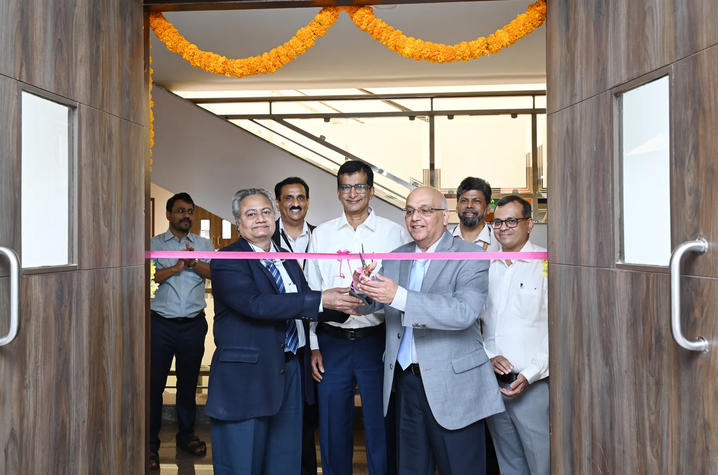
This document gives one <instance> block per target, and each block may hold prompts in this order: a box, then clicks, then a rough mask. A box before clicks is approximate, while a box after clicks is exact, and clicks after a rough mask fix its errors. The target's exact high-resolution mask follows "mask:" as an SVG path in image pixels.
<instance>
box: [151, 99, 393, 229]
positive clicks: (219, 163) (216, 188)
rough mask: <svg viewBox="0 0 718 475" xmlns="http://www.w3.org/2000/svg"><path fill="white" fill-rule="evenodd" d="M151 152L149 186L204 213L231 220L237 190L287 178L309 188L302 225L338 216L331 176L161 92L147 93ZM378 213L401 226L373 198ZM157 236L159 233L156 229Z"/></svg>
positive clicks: (387, 208)
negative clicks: (184, 197)
mask: <svg viewBox="0 0 718 475" xmlns="http://www.w3.org/2000/svg"><path fill="white" fill-rule="evenodd" d="M152 98H153V100H154V102H155V107H154V117H155V122H154V128H155V147H154V149H153V159H154V165H153V167H152V182H153V183H155V184H157V185H159V186H161V187H163V188H166V189H167V190H172V191H175V192H180V191H186V192H187V193H189V194H190V195H191V196H192V199H193V200H194V201H195V202H196V203H197V204H198V205H199V206H202V207H203V208H205V209H207V210H208V211H210V212H212V213H214V214H216V215H217V216H221V217H222V218H224V219H228V220H230V221H234V220H233V219H232V210H231V203H232V196H233V195H234V193H235V192H236V191H237V190H239V189H241V188H248V187H261V188H266V189H267V190H269V191H270V193H271V194H272V195H273V194H274V185H275V183H277V182H278V181H280V180H282V179H284V178H286V177H288V176H299V177H302V178H303V179H304V180H305V181H306V182H307V184H308V185H309V195H310V198H311V204H310V208H309V214H308V215H307V220H308V221H309V222H310V223H312V224H319V223H321V222H324V221H327V220H329V219H332V218H336V217H337V216H338V215H340V214H341V211H342V208H341V205H340V203H339V201H338V200H337V194H336V189H337V186H336V177H335V176H334V175H331V174H329V173H327V172H325V171H323V170H320V169H318V168H316V167H315V166H313V165H310V164H308V163H306V162H304V161H303V160H301V159H298V158H296V157H294V156H293V155H291V154H289V153H287V152H285V151H284V150H282V149H280V148H278V147H276V146H274V145H271V144H269V143H267V142H265V141H264V140H262V139H259V138H257V137H255V136H254V135H252V134H250V133H248V132H245V131H244V130H242V129H240V128H239V127H237V126H235V125H232V124H230V123H228V122H226V121H224V120H222V119H219V118H218V117H216V116H213V115H212V114H210V113H209V112H207V111H205V110H203V109H200V108H199V107H197V106H195V105H194V104H192V103H190V102H187V101H185V100H183V99H180V98H178V97H177V96H175V95H173V94H171V93H169V92H167V91H165V90H164V89H162V88H160V87H155V88H153V90H152ZM372 207H373V208H374V209H375V210H376V212H377V214H379V215H381V216H384V217H386V218H389V219H392V220H394V221H396V222H398V223H400V224H403V223H404V218H403V215H402V212H401V210H399V209H398V208H396V207H395V206H393V205H390V204H388V203H386V202H385V201H382V200H380V199H378V198H374V199H373V200H372ZM156 231H158V232H159V230H156Z"/></svg>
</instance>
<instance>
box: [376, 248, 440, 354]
mask: <svg viewBox="0 0 718 475" xmlns="http://www.w3.org/2000/svg"><path fill="white" fill-rule="evenodd" d="M443 236H444V235H443V234H442V235H441V237H443ZM441 237H439V239H437V240H436V242H435V243H434V244H432V245H431V246H429V249H427V250H426V252H434V251H436V247H437V246H438V245H439V241H441ZM414 252H424V251H422V250H421V249H419V246H416V247H414ZM411 265H412V267H413V266H414V262H413V261H412V263H411ZM430 266H431V261H426V264H424V278H426V274H427V272H429V267H430ZM409 275H411V270H410V271H409ZM408 295H409V291H408V290H406V288H405V287H402V286H401V285H400V286H399V287H397V289H396V294H394V300H392V301H391V303H390V304H389V306H391V307H394V308H395V309H397V310H400V311H402V312H403V311H404V309H405V308H406V298H407V296H408ZM401 318H402V323H404V322H403V319H404V314H403V313H402V314H401ZM404 331H406V326H404ZM411 362H412V363H418V362H419V358H417V356H416V343H415V340H414V339H413V338H412V340H411Z"/></svg>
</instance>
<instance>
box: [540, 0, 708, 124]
mask: <svg viewBox="0 0 718 475" xmlns="http://www.w3.org/2000/svg"><path fill="white" fill-rule="evenodd" d="M716 17H718V2H715V0H688V1H686V0H653V1H626V0H603V1H576V0H553V1H552V2H551V4H550V5H549V8H548V12H547V22H546V25H547V29H546V38H547V49H546V52H547V56H546V65H547V78H548V80H547V82H548V111H549V113H550V112H553V111H557V110H559V109H562V108H564V107H567V106H569V105H571V104H575V103H577V102H580V101H582V100H583V99H586V98H589V97H591V96H594V95H596V94H599V93H601V92H604V91H606V90H608V89H610V88H612V87H614V86H617V85H619V84H621V83H624V82H627V81H629V80H631V79H635V78H637V77H640V76H642V75H644V74H646V73H648V72H650V71H653V70H655V69H658V68H659V67H661V66H663V65H666V64H669V63H671V62H673V61H676V60H679V59H681V58H685V57H687V56H689V55H691V54H694V53H696V52H698V51H700V50H702V49H704V48H706V47H708V46H710V45H713V44H715V43H717V42H718V29H716V28H715V26H714V23H715V18H716Z"/></svg>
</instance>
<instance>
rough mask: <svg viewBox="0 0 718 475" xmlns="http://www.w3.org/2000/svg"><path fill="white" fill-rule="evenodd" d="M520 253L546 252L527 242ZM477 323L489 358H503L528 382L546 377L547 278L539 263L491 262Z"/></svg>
mask: <svg viewBox="0 0 718 475" xmlns="http://www.w3.org/2000/svg"><path fill="white" fill-rule="evenodd" d="M521 252H546V249H545V248H543V247H541V246H537V245H535V244H533V243H532V242H531V241H527V242H526V244H524V247H523V248H522V249H521ZM481 320H482V321H483V324H484V327H483V330H484V346H485V349H486V354H487V355H488V356H489V358H493V357H495V356H498V355H503V356H504V357H505V358H506V359H508V360H509V361H510V362H511V363H512V364H513V365H514V371H516V372H519V373H521V374H523V375H524V376H525V377H526V379H527V380H528V382H529V383H533V382H535V381H538V380H540V379H543V378H545V377H547V376H548V278H547V277H546V275H545V274H544V266H543V262H542V261H540V260H523V259H520V260H516V261H513V263H512V264H511V265H510V266H509V265H507V264H506V261H504V260H493V261H491V267H490V268H489V298H488V303H487V305H486V310H485V311H484V313H483V315H482V316H481Z"/></svg>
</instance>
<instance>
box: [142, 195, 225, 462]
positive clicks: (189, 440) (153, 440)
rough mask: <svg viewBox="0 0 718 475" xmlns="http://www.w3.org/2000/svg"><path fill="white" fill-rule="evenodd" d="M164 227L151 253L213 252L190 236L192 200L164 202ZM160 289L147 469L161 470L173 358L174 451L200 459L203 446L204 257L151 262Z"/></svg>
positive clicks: (153, 323)
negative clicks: (198, 431)
mask: <svg viewBox="0 0 718 475" xmlns="http://www.w3.org/2000/svg"><path fill="white" fill-rule="evenodd" d="M166 209H167V221H169V229H168V230H167V232H165V233H162V234H159V235H157V236H155V237H153V238H152V240H151V241H150V249H152V250H153V251H194V250H197V251H214V247H213V246H212V243H211V242H210V240H209V239H205V238H203V237H200V236H198V235H196V234H194V233H191V232H190V229H191V228H192V218H193V215H194V201H192V198H191V197H190V195H189V194H187V193H177V194H176V195H174V196H172V197H171V198H170V199H169V200H167V207H166ZM154 264H155V282H157V283H158V284H160V285H159V288H158V289H157V291H156V292H155V297H154V298H153V299H152V301H151V302H150V309H151V312H150V315H151V319H150V337H151V344H150V435H149V437H150V455H149V462H150V470H153V471H154V470H159V469H160V459H159V449H160V439H159V433H160V428H161V426H162V393H164V390H165V385H166V384H167V375H168V374H169V371H170V367H171V365H172V359H173V358H174V359H175V360H176V365H175V366H176V370H177V398H176V404H175V408H176V410H177V423H178V425H179V430H178V432H177V447H178V448H180V449H182V450H184V451H186V452H189V453H191V454H193V455H196V456H204V455H205V454H206V452H207V445H206V444H205V442H204V441H202V440H200V439H199V438H198V437H197V436H196V435H195V433H194V421H195V413H196V407H197V404H196V399H195V398H196V393H197V378H198V376H199V369H200V365H201V364H202V356H203V355H204V338H205V335H206V334H207V321H206V320H205V315H204V308H205V306H206V303H205V298H204V280H205V279H207V278H209V259H202V260H198V259H154Z"/></svg>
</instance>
